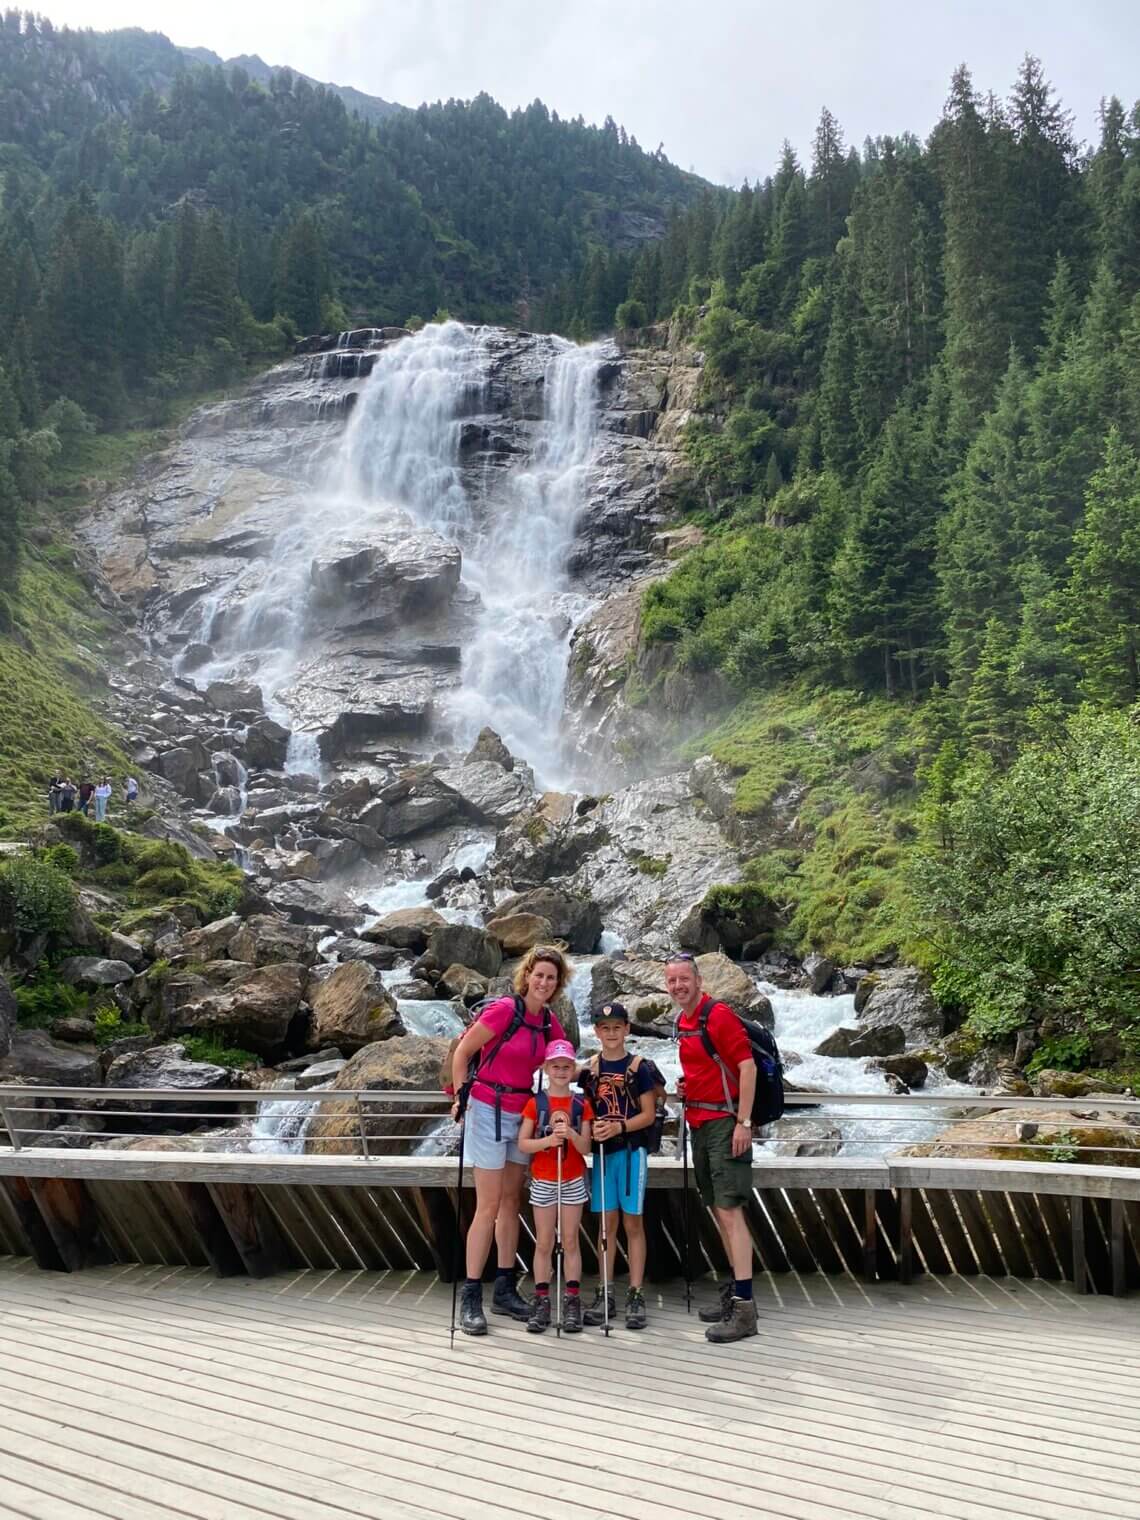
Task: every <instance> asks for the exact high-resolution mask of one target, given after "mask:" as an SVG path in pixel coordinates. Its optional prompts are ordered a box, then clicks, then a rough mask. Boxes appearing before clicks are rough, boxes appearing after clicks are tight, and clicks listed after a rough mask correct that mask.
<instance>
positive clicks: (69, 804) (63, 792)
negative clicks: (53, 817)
mask: <svg viewBox="0 0 1140 1520" xmlns="http://www.w3.org/2000/svg"><path fill="white" fill-rule="evenodd" d="M74 806H75V782H74V781H72V779H71V777H70V776H64V778H63V780H62V781H61V782H60V783H59V811H60V812H61V813H70V812H71V810H72V808H74Z"/></svg>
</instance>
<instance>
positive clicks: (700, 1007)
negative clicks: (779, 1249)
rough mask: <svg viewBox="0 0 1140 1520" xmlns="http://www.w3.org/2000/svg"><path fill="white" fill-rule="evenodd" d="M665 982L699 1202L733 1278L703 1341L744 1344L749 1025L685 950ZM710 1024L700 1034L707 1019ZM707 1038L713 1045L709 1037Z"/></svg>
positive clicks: (747, 1320)
mask: <svg viewBox="0 0 1140 1520" xmlns="http://www.w3.org/2000/svg"><path fill="white" fill-rule="evenodd" d="M665 985H666V987H667V988H668V989H669V996H670V997H671V998H672V999H673V1002H674V1003H675V1004H676V1005H677V1008H678V1010H679V1012H678V1017H677V1042H678V1045H679V1047H680V1056H681V1071H682V1073H683V1085H682V1083H678V1090H679V1092H680V1096H681V1101H682V1103H683V1104H684V1108H685V1122H686V1123H687V1124H688V1126H689V1133H690V1135H691V1136H692V1141H693V1173H694V1176H695V1177H696V1180H697V1189H698V1191H699V1193H700V1195H701V1202H702V1203H703V1204H704V1205H705V1207H706V1208H710V1209H711V1210H712V1212H713V1217H714V1219H715V1220H716V1224H717V1229H718V1230H719V1231H720V1238H721V1240H722V1241H723V1243H724V1249H725V1254H726V1256H727V1257H728V1260H729V1264H730V1266H731V1268H732V1280H731V1281H730V1282H727V1283H725V1285H724V1287H723V1288H722V1289H721V1301H720V1303H719V1304H717V1305H715V1306H714V1307H712V1308H709V1309H702V1310H701V1319H703V1320H704V1321H705V1322H706V1323H708V1325H709V1328H708V1329H707V1330H706V1331H705V1339H706V1340H709V1341H713V1342H714V1343H717V1344H723V1343H725V1342H728V1341H742V1340H745V1339H746V1338H747V1337H748V1336H750V1335H755V1334H756V1333H757V1330H756V1304H755V1301H754V1299H753V1297H752V1236H751V1234H750V1233H749V1230H748V1222H747V1220H746V1219H745V1217H744V1206H745V1204H747V1203H750V1202H751V1201H752V1120H751V1115H752V1099H753V1095H754V1093H755V1090H756V1061H755V1059H754V1058H753V1055H752V1046H751V1045H750V1044H749V1042H748V1036H747V1034H746V1033H745V1031H744V1026H743V1024H742V1023H741V1022H740V1020H739V1019H738V1018H737V1016H736V1014H735V1013H734V1012H733V1011H732V1009H731V1008H730V1007H729V1006H728V1004H727V1003H717V1002H714V1001H713V999H712V998H710V997H709V996H708V995H707V994H706V993H705V992H704V991H703V989H702V987H701V973H700V970H699V969H698V967H697V963H696V959H695V958H694V957H693V956H692V955H689V954H688V953H687V952H682V953H680V954H677V955H673V956H670V958H669V960H668V961H667V962H666V963H665ZM705 1014H707V1023H706V1025H705V1028H704V1030H703V1031H702V1028H701V1024H702V1015H705ZM706 1034H707V1037H708V1046H711V1050H710V1049H709V1048H708V1046H706V1043H705V1038H704V1036H705V1035H706Z"/></svg>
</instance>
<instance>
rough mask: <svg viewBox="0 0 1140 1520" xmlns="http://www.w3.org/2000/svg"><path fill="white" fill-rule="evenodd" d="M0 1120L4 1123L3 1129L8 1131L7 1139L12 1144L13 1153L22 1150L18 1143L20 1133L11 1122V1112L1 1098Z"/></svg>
mask: <svg viewBox="0 0 1140 1520" xmlns="http://www.w3.org/2000/svg"><path fill="white" fill-rule="evenodd" d="M0 1119H3V1121H4V1128H5V1129H6V1130H7V1131H8V1139H9V1140H10V1141H11V1142H12V1149H13V1150H14V1151H19V1150H23V1146H22V1145H21V1143H20V1131H19V1130H18V1129H17V1128H16V1126H15V1124H14V1123H13V1122H12V1114H11V1111H10V1109H9V1108H8V1105H7V1103H5V1101H4V1100H3V1098H0Z"/></svg>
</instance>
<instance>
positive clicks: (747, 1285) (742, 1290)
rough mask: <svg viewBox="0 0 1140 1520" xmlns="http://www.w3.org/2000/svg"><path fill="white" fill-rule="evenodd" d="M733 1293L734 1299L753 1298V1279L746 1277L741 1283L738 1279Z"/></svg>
mask: <svg viewBox="0 0 1140 1520" xmlns="http://www.w3.org/2000/svg"><path fill="white" fill-rule="evenodd" d="M732 1293H733V1297H734V1298H751V1297H752V1279H751V1278H750V1277H746V1278H744V1279H743V1281H741V1280H740V1279H739V1278H738V1279H737V1281H736V1282H735V1283H734V1284H733V1288H732Z"/></svg>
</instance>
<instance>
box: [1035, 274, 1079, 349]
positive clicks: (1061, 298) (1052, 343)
mask: <svg viewBox="0 0 1140 1520" xmlns="http://www.w3.org/2000/svg"><path fill="white" fill-rule="evenodd" d="M1080 317H1081V303H1080V298H1079V297H1078V295H1077V290H1076V286H1075V285H1074V283H1073V271H1072V268H1071V266H1070V264H1069V261H1068V259H1067V258H1065V256H1064V254H1062V253H1059V254H1058V255H1057V259H1056V262H1055V263H1054V265H1053V278H1052V280H1051V281H1050V282H1049V292H1048V297H1047V299H1046V307H1045V323H1044V328H1045V337H1044V342H1043V343H1042V345H1041V349H1040V355H1041V367H1042V369H1055V368H1056V367H1057V365H1059V364H1060V363H1061V360H1062V359H1063V358H1064V356H1065V348H1066V346H1067V344H1068V342H1069V339H1070V338H1071V337H1072V335H1073V333H1074V332H1075V331H1076V329H1077V327H1078V325H1079V323H1080Z"/></svg>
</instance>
